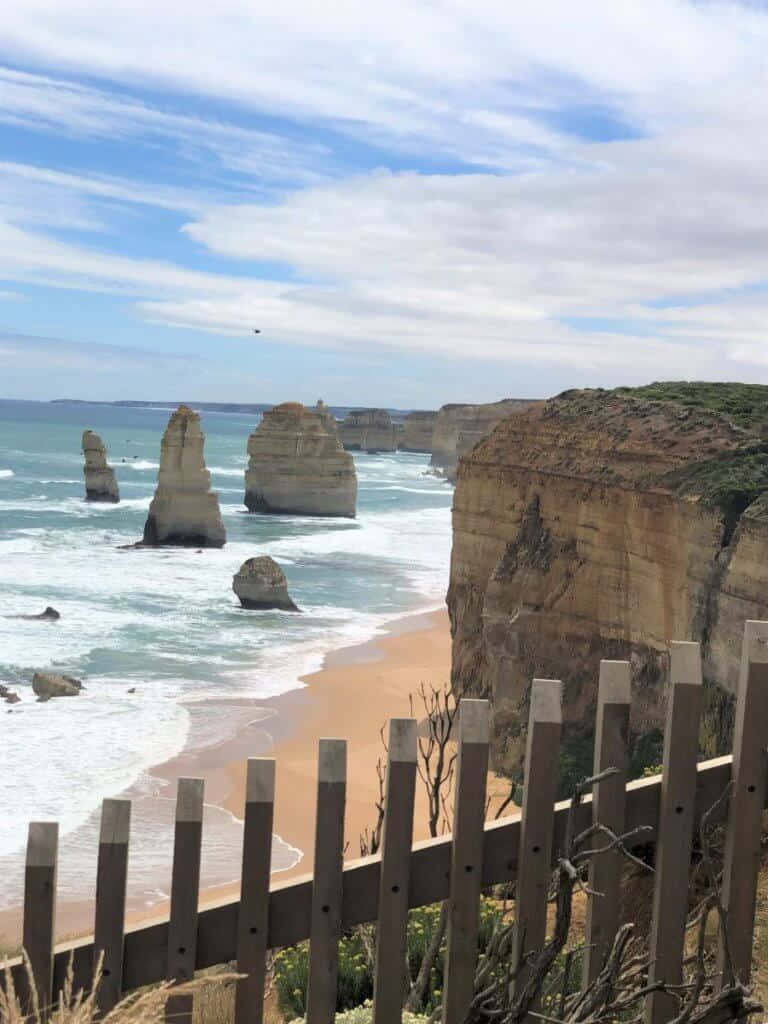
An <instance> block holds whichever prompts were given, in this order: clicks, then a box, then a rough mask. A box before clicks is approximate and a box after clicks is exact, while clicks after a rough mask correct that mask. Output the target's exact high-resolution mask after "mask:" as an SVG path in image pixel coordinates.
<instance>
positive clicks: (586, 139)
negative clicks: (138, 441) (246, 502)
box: [0, 0, 768, 408]
mask: <svg viewBox="0 0 768 1024" xmlns="http://www.w3.org/2000/svg"><path fill="white" fill-rule="evenodd" d="M766 52H768V3H766V2H756V0H755V2H741V3H736V2H730V3H720V2H715V0H698V2H690V0H643V2H642V3H637V2H636V0H582V2H580V3H578V4H574V3H573V2H572V0H537V2H536V3H535V4H532V3H529V2H528V0H407V2H401V0H388V2H387V3H386V4H373V5H372V4H362V3H359V2H358V0H355V2H352V0H334V2H333V3H317V2H312V0H281V3H279V4H275V3H273V2H270V3H267V2H266V0H217V2H216V3H215V4H189V3H184V4H182V3H180V2H179V0H164V2H163V3H158V2H157V0H152V2H149V0H110V3H109V4H108V5H103V4H102V5H94V4H93V3H92V0H6V2H5V3H4V5H3V27H2V33H0V396H2V397H6V398H28V399H49V398H56V397H74V398H81V399H89V398H90V399H104V400H114V399H121V398H133V399H147V400H153V399H154V400H169V401H170V400H182V399H185V400H209V401H223V402H225V401H234V402H262V401H264V402H270V401H276V402H277V401H284V400H301V401H306V402H310V401H315V400H316V399H317V398H318V397H322V398H324V399H325V400H326V401H328V402H331V403H335V404H345V405H352V404H368V405H386V406H393V407H400V408H415V407H418V408H434V407H437V406H438V405H440V404H442V403H443V402H449V401H452V402H453V401H492V400H495V399H498V398H502V397H539V396H545V395H549V394H553V393H556V392H558V391H560V390H563V389H564V388H568V387H584V386H613V385H616V384H632V383H642V382H646V381H650V380H659V379H667V380H668V379H681V378H687V379H706V380H747V381H755V382H762V383H768V339H767V338H766V331H765V324H766V321H767V320H768V202H767V201H766V198H767V196H768V160H766V158H765V137H766V129H767V128H768V61H766V59H765V54H766ZM254 328H258V329H259V330H260V332H261V333H260V334H254Z"/></svg>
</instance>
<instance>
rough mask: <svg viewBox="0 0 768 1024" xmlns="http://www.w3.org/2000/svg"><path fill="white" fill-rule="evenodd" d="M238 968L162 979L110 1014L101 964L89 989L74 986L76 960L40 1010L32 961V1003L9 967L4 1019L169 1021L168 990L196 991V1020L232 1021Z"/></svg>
mask: <svg viewBox="0 0 768 1024" xmlns="http://www.w3.org/2000/svg"><path fill="white" fill-rule="evenodd" d="M236 979H237V975H236V974H231V973H227V974H223V973H221V972H217V973H212V974H205V975H201V976H199V977H197V978H195V979H194V981H191V982H189V983H187V984H185V985H173V984H172V983H171V982H164V983H163V984H162V985H157V986H153V987H151V988H145V989H140V990H139V991H137V992H134V993H132V994H131V995H128V996H126V997H125V999H123V1000H122V1001H121V1002H120V1003H118V1004H117V1006H115V1008H114V1009H113V1010H111V1011H110V1012H109V1013H108V1014H106V1016H102V1015H101V1014H100V1013H99V1008H98V1002H97V992H98V986H99V981H100V980H101V966H100V965H99V967H98V968H97V969H96V971H95V972H94V976H93V981H92V983H91V985H90V987H89V990H88V991H83V990H82V989H80V990H78V991H75V988H74V983H73V973H72V966H71V964H70V967H69V969H68V971H67V976H66V978H65V980H64V987H63V989H62V990H61V991H60V992H59V993H58V994H57V998H56V1001H55V1004H54V1006H53V1007H52V1009H50V1011H49V1012H48V1014H43V1013H42V1012H41V1007H40V1005H39V1003H38V1001H37V997H36V995H35V991H36V990H35V986H34V984H33V979H32V972H31V970H30V968H29V965H28V964H27V979H26V980H27V984H26V986H25V987H26V988H28V990H29V991H30V992H31V993H32V999H31V1006H29V1007H26V1006H24V1005H22V999H21V996H20V994H19V993H18V992H17V991H16V988H15V986H14V983H13V975H12V973H11V971H10V969H9V968H6V969H5V971H4V972H3V983H2V984H0V1024H165V1019H166V1017H165V1004H166V1001H167V1000H168V997H169V995H171V994H173V995H174V996H176V995H194V996H195V1006H196V1011H195V1021H196V1024H202V1022H203V1021H205V1024H228V1022H229V1021H231V1019H232V1008H233V1005H234V988H233V982H234V981H235V980H236Z"/></svg>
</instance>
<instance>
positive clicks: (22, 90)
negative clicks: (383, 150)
mask: <svg viewBox="0 0 768 1024" xmlns="http://www.w3.org/2000/svg"><path fill="white" fill-rule="evenodd" d="M0 52H1V50H0ZM0 123H5V124H11V125H17V126H23V127H25V128H30V129H33V130H35V131H43V132H49V133H50V132H54V133H59V134H64V135H68V136H71V137H74V138H80V139H108V140H110V141H111V142H114V141H133V142H138V143H139V144H140V145H142V146H143V147H145V148H147V149H148V150H149V152H150V153H151V151H152V148H155V149H157V147H159V146H165V147H166V148H168V149H169V151H172V152H173V154H174V155H175V157H176V158H177V159H178V158H179V157H181V158H182V159H184V160H186V161H190V160H191V161H194V162H196V163H198V164H201V165H202V169H203V171H204V176H205V177H206V178H209V179H210V178H215V177H216V176H217V172H218V173H219V174H220V173H221V171H222V170H224V169H226V170H229V171H237V172H241V173H243V174H247V175H248V176H249V177H250V178H251V179H252V181H251V184H252V186H253V187H254V188H255V187H257V186H259V185H264V184H268V183H271V182H275V181H279V182H281V183H292V184H296V183H302V184H304V183H308V182H315V181H318V180H320V179H322V178H323V177H325V176H326V175H327V174H328V173H329V166H330V162H331V161H330V153H329V151H328V149H327V148H326V147H325V146H323V145H320V144H314V143H308V142H304V141H302V140H300V139H291V138H289V137H286V136H281V135H278V134H275V133H273V132H267V131H258V130H255V129H251V128H244V127H241V126H240V125H237V124H235V123H233V122H232V121H226V120H221V119H217V118H215V117H212V116H209V117H200V116H194V115H190V114H180V113H175V112H173V111H170V110H166V109H163V108H162V106H161V105H160V104H158V103H155V104H154V105H153V104H150V103H147V102H144V101H142V100H140V99H137V98H136V97H133V96H130V95H126V94H122V93H115V92H109V91H107V90H105V89H97V88H94V87H92V86H85V85H81V84H79V83H77V82H73V81H69V80H67V79H65V78H62V77H61V76H60V75H58V76H47V75H38V74H31V73H28V72H22V71H17V70H14V69H11V68H3V67H0ZM148 162H149V163H151V160H148ZM230 177H231V176H230ZM238 183H239V187H244V186H243V182H242V180H240V179H238ZM230 187H234V185H233V184H232V182H230Z"/></svg>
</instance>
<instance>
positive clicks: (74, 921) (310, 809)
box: [0, 609, 450, 946]
mask: <svg viewBox="0 0 768 1024" xmlns="http://www.w3.org/2000/svg"><path fill="white" fill-rule="evenodd" d="M449 677H450V633H449V626H448V615H447V612H446V611H445V610H444V609H440V610H434V611H429V612H421V613H415V614H412V615H407V616H403V617H399V618H396V619H393V620H391V621H390V622H389V623H388V624H386V626H385V627H384V629H383V631H382V632H380V633H378V634H377V635H375V636H374V637H372V638H371V639H370V640H368V641H366V642H365V643H362V644H356V645H354V646H351V647H344V648H340V649H338V650H335V651H332V652H330V653H329V654H327V655H326V657H325V659H324V662H323V666H322V668H321V669H320V670H319V671H317V672H313V673H311V674H309V675H307V676H304V677H302V678H301V680H300V681H301V683H302V684H303V686H302V687H301V688H297V689H293V690H290V691H288V692H287V693H284V694H282V695H280V696H277V697H273V698H267V699H264V700H239V701H235V700H229V701H224V702H220V701H215V700H205V701H201V702H199V703H196V704H195V705H191V707H193V708H194V714H195V715H196V716H198V717H199V718H201V719H204V718H205V714H206V710H207V709H210V708H214V707H215V708H216V710H217V711H219V712H220V711H221V709H222V707H226V708H227V709H231V717H232V720H233V730H232V735H230V736H229V737H227V738H226V739H224V740H223V741H221V742H219V743H217V744H214V745H212V746H207V747H203V748H202V749H195V748H194V747H192V748H190V746H189V744H188V745H187V746H186V747H185V749H184V750H182V751H181V752H180V753H179V754H178V755H177V756H176V757H174V758H172V759H171V760H169V761H167V762H165V763H164V764H161V765H156V766H154V767H153V768H152V769H151V771H150V774H151V776H152V778H153V779H155V780H158V782H159V786H160V793H159V794H158V798H159V799H161V800H163V801H164V802H166V803H167V802H168V801H169V799H170V798H172V797H173V795H174V793H175V788H176V780H177V779H178V778H179V777H180V776H197V777H202V778H204V779H205V784H206V816H207V817H209V818H210V817H211V812H212V811H218V814H219V816H220V815H221V812H222V811H223V812H226V813H228V814H229V815H231V816H232V818H233V819H237V821H238V822H239V821H240V820H241V819H242V814H243V804H244V798H245V762H246V759H247V757H249V756H268V757H275V758H276V761H277V771H276V798H275V825H274V831H275V833H276V835H278V836H279V837H280V839H281V840H282V842H283V843H284V844H287V846H288V848H292V849H293V851H294V852H293V853H291V850H290V849H285V848H283V847H281V848H280V850H281V853H282V860H283V862H286V861H287V863H286V866H285V868H284V869H283V870H280V871H279V873H277V872H276V875H277V876H278V877H279V878H280V879H281V880H282V879H289V878H291V877H293V876H295V875H298V874H304V873H306V872H308V871H311V868H312V854H313V850H312V847H313V844H314V807H315V786H316V757H317V741H318V739H320V738H321V737H329V736H330V737H339V738H344V739H346V740H347V741H348V772H347V774H348V784H347V811H346V822H345V837H346V842H347V857H348V858H354V857H357V856H358V855H359V835H360V833H361V832H362V831H363V830H364V829H365V828H366V826H370V825H371V824H372V823H375V817H376V811H375V802H376V800H377V799H378V779H377V775H376V763H377V760H378V758H379V757H381V756H383V755H384V750H383V745H382V740H381V729H382V728H383V727H384V726H385V725H386V723H387V721H388V720H389V719H390V718H394V717H407V716H409V715H410V707H409V695H410V694H412V693H414V692H415V691H416V690H417V689H418V688H419V686H420V685H421V684H422V683H425V684H427V685H435V686H439V687H441V686H443V685H445V684H446V683H447V682H448V680H449ZM414 713H415V715H416V717H419V708H418V707H417V708H415V710H414ZM126 795H129V796H132V795H133V793H132V792H131V791H129V792H128V794H126ZM234 824H235V822H234V821H233V825H234ZM203 829H204V832H203V851H204V856H205V849H206V836H205V831H206V828H205V821H204V826H203ZM239 831H240V830H239V826H237V834H238V835H239ZM426 835H427V826H426V806H425V802H424V801H423V799H420V794H419V793H418V791H417V803H416V817H415V822H414V839H420V838H424V837H425V836H426ZM235 838H236V837H235ZM299 851H300V855H299ZM291 860H292V861H293V863H290V861H291ZM129 870H130V869H129ZM235 874H236V873H235V872H230V875H231V879H234V877H235ZM129 877H130V876H129ZM157 881H158V888H157V889H156V891H157V892H158V893H162V892H163V891H164V890H163V886H164V887H165V888H167V887H168V886H169V880H168V879H166V880H162V881H161V880H157ZM204 884H205V883H204ZM238 890H239V882H237V881H234V880H229V881H227V880H225V879H222V880H221V884H214V885H206V886H205V887H204V888H203V890H202V891H201V899H200V905H201V906H204V905H206V904H207V903H209V902H213V901H215V900H220V899H222V898H236V895H237V892H238ZM166 913H167V900H166V899H165V898H161V899H159V900H157V901H154V902H153V904H152V906H149V907H147V906H142V905H141V904H139V905H137V904H136V902H135V901H133V902H132V903H131V902H129V906H128V911H127V922H126V923H127V924H128V926H131V925H135V924H137V923H138V922H140V921H145V920H152V919H155V918H159V917H163V916H164V915H165V914H166ZM92 919H93V907H92V904H91V902H90V901H65V902H60V903H59V904H58V908H57V923H56V934H57V941H61V940H62V939H64V938H68V937H72V936H75V935H80V934H86V933H88V932H90V931H91V928H92ZM20 934H21V908H20V907H17V908H12V909H10V910H7V911H2V912H0V944H5V945H6V946H13V945H15V944H16V943H18V942H19V937H20Z"/></svg>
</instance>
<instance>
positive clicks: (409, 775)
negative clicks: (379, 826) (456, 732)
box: [373, 718, 416, 1024]
mask: <svg viewBox="0 0 768 1024" xmlns="http://www.w3.org/2000/svg"><path fill="white" fill-rule="evenodd" d="M387 751H388V759H387V788H386V794H385V797H384V831H383V834H382V839H381V875H380V879H379V918H378V925H377V928H376V970H375V975H374V985H373V1022H374V1024H392V1021H398V1020H400V1017H401V1015H402V1010H403V996H404V993H405V958H406V955H407V943H406V928H407V926H408V882H409V879H410V873H411V844H412V842H413V803H414V793H415V789H416V720H415V719H413V718H393V719H392V720H391V722H390V723H389V742H388V744H387Z"/></svg>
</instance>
